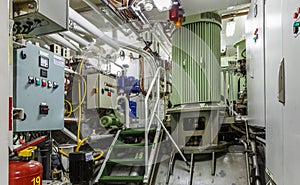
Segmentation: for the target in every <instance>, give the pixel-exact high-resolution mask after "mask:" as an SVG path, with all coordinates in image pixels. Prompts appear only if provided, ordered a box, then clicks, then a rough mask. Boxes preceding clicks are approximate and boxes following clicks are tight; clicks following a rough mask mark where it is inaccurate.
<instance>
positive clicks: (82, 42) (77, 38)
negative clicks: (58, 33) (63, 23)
mask: <svg viewBox="0 0 300 185" xmlns="http://www.w3.org/2000/svg"><path fill="white" fill-rule="evenodd" d="M62 34H64V35H65V36H66V37H68V38H70V39H72V40H74V41H76V42H78V43H79V44H80V45H82V46H84V47H89V46H91V45H92V44H91V43H90V42H88V41H86V40H85V39H83V38H81V37H80V36H78V35H76V34H75V33H73V32H71V31H66V32H63V33H62Z"/></svg>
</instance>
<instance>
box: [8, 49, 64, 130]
mask: <svg viewBox="0 0 300 185" xmlns="http://www.w3.org/2000/svg"><path fill="white" fill-rule="evenodd" d="M64 65H65V60H64V59H63V58H62V57H60V56H57V55H55V54H54V53H52V52H50V51H48V50H45V49H42V48H40V47H38V46H35V45H32V44H29V45H27V47H25V48H20V49H16V50H14V107H16V108H23V109H24V112H25V117H24V119H23V120H15V121H14V131H16V132H22V131H37V130H59V129H62V128H63V127H64Z"/></svg>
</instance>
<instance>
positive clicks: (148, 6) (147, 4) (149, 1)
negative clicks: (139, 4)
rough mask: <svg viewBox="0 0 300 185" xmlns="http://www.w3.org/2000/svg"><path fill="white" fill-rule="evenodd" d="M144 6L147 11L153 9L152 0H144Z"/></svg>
mask: <svg viewBox="0 0 300 185" xmlns="http://www.w3.org/2000/svg"><path fill="white" fill-rule="evenodd" d="M144 8H145V10H146V11H147V12H150V11H151V10H152V9H153V1H152V0H145V4H144Z"/></svg>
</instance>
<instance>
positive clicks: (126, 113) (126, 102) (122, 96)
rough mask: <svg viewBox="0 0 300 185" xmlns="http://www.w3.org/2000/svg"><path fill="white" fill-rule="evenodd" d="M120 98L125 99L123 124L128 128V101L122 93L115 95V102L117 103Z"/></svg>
mask: <svg viewBox="0 0 300 185" xmlns="http://www.w3.org/2000/svg"><path fill="white" fill-rule="evenodd" d="M120 100H124V101H125V126H126V128H129V101H128V99H127V98H126V96H124V95H120V96H118V97H117V104H119V101H120Z"/></svg>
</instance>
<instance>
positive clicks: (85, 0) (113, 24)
mask: <svg viewBox="0 0 300 185" xmlns="http://www.w3.org/2000/svg"><path fill="white" fill-rule="evenodd" d="M83 2H85V3H86V4H87V5H88V6H89V7H91V8H92V9H93V10H94V11H95V12H96V13H97V14H99V15H102V16H103V17H104V18H105V19H106V20H108V22H109V23H110V24H111V25H112V26H115V27H117V28H118V30H119V31H121V32H122V33H123V34H124V35H125V36H128V35H129V34H131V32H130V31H129V32H125V31H124V30H123V29H122V27H120V26H119V25H122V23H121V22H119V21H117V19H113V18H111V17H109V16H108V15H107V14H106V13H105V12H103V11H102V10H101V9H100V8H98V6H96V5H95V4H94V3H93V2H91V1H90V0H83Z"/></svg>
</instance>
